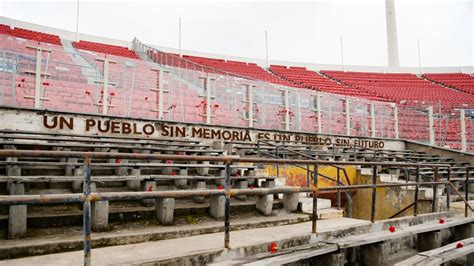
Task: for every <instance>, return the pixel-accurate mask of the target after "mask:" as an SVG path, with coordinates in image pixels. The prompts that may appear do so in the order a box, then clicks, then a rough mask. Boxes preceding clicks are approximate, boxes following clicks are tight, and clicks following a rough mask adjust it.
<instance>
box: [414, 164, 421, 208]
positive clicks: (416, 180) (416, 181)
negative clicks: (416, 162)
mask: <svg viewBox="0 0 474 266" xmlns="http://www.w3.org/2000/svg"><path fill="white" fill-rule="evenodd" d="M418 182H420V167H416V172H415V183H416V185H415V200H414V203H415V205H413V215H414V216H417V215H418V191H419V189H420V185H418Z"/></svg>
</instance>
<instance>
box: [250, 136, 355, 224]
mask: <svg viewBox="0 0 474 266" xmlns="http://www.w3.org/2000/svg"><path fill="white" fill-rule="evenodd" d="M260 142H263V143H266V144H268V145H270V146H273V147H276V149H277V151H276V153H277V154H276V155H275V156H277V155H278V148H281V149H283V150H286V151H289V152H293V153H295V154H297V155H300V156H303V157H306V158H309V159H316V158H314V157H313V156H310V155H307V154H304V153H301V152H298V151H294V150H291V149H288V148H286V147H284V146H283V147H282V146H277V145H275V144H273V143H270V142H267V141H264V140H259V141H257V145H258V147H259V148H258V153H261V152H262V151H260ZM283 145H284V143H283ZM263 153H265V154H268V155H270V156H273V154H269V153H267V152H263ZM293 165H294V166H296V167H299V168H301V169H304V170H306V171H307V172H308V174H314V171H312V170H311V169H309V168H308V167H306V168H305V167H302V166H300V165H297V164H293ZM330 166H332V167H334V168H336V169H337V176H338V179H337V180H335V179H334V178H331V177H329V176H326V175H322V174H320V173H319V172H318V175H320V176H322V177H324V178H326V179H328V180H331V181H333V182H335V183H336V184H337V185H338V186H339V185H344V183H342V182H340V181H339V171H341V170H342V172H343V173H344V177H345V179H346V182H347V184H348V185H351V182H350V180H349V177H348V176H347V172H346V169H345V168H343V167H339V166H337V165H330ZM277 171H278V170H277ZM344 193H345V194H346V198H347V200H348V204H349V208H348V209H349V217H352V193H351V191H347V190H344ZM337 203H338V207H340V203H341V198H340V193H339V190H338V191H337Z"/></svg>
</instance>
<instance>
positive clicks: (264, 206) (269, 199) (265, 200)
mask: <svg viewBox="0 0 474 266" xmlns="http://www.w3.org/2000/svg"><path fill="white" fill-rule="evenodd" d="M255 208H257V210H258V211H260V212H261V213H262V214H263V215H265V216H268V215H270V214H272V208H273V195H263V196H257V202H256V204H255Z"/></svg>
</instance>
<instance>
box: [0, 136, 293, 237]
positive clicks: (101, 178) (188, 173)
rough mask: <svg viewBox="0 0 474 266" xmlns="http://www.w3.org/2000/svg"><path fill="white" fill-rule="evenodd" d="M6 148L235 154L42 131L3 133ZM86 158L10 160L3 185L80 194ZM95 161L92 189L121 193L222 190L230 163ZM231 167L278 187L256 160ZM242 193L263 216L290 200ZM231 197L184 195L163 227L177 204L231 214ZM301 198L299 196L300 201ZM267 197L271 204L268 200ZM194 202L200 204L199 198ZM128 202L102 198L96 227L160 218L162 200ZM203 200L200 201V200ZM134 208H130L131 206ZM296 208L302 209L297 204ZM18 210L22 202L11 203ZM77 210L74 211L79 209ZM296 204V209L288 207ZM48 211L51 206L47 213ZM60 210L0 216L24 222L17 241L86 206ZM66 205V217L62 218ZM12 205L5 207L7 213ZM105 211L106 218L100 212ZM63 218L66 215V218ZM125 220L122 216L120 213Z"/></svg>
mask: <svg viewBox="0 0 474 266" xmlns="http://www.w3.org/2000/svg"><path fill="white" fill-rule="evenodd" d="M0 139H1V141H0V143H1V144H0V145H2V147H3V148H4V149H15V150H32V149H33V150H37V151H70V152H75V151H78V152H84V151H99V152H105V153H117V154H120V153H144V154H176V155H191V156H202V155H206V156H223V155H226V154H227V150H226V149H224V145H223V143H222V142H210V143H209V142H207V143H204V142H202V141H198V140H192V139H183V140H173V139H162V138H161V139H136V138H126V137H115V138H114V137H98V136H86V135H71V134H69V135H68V134H65V135H57V134H47V133H44V134H41V133H35V132H18V131H16V132H15V131H2V133H1V135H0ZM83 165H84V164H83V161H82V159H79V160H78V159H64V158H57V159H53V158H51V159H45V158H21V159H17V158H7V159H6V160H2V161H0V173H1V174H0V175H1V176H0V187H2V189H1V191H2V194H4V193H5V194H11V195H13V194H16V195H22V194H25V195H36V194H40V195H45V194H64V193H79V192H81V191H82V181H83V172H84V167H83ZM91 166H92V173H91V174H92V185H93V188H92V190H93V191H94V192H120V191H173V190H178V189H181V190H183V189H184V190H189V189H197V190H206V189H222V186H224V177H225V175H226V174H225V166H224V165H223V164H220V163H215V162H194V161H186V162H174V161H172V160H166V161H155V160H146V161H143V160H141V161H135V160H118V159H105V160H100V159H95V160H93V161H92V163H91ZM230 169H231V174H232V176H231V178H230V179H231V183H232V186H233V187H235V188H236V189H239V188H258V187H265V188H272V187H275V181H274V177H273V176H266V175H258V174H256V171H255V170H256V169H257V166H253V165H249V164H234V165H232V166H231V167H230ZM261 198H262V199H260V197H258V196H257V197H246V196H237V197H236V199H235V200H233V201H232V205H234V206H237V207H238V208H244V209H247V210H252V206H255V204H256V202H257V206H256V207H253V208H256V209H257V210H259V211H260V212H261V213H262V214H263V215H270V214H271V213H272V211H273V210H275V209H281V208H283V207H284V206H286V205H287V204H288V202H286V201H281V200H276V201H274V200H273V198H270V197H261ZM222 199H223V198H221V197H217V198H216V200H214V198H213V197H211V199H210V200H209V199H205V198H204V197H194V198H193V201H191V202H190V201H186V200H181V199H178V200H176V202H175V201H174V200H173V201H172V202H170V203H169V204H168V205H167V206H166V208H165V209H166V210H167V212H166V218H163V217H162V216H158V219H159V221H160V222H161V223H162V224H172V223H173V216H174V212H175V209H176V210H177V214H178V215H183V214H189V213H191V214H192V213H194V211H193V209H194V210H195V211H198V212H199V213H206V212H209V213H210V215H211V216H212V217H214V218H216V219H221V218H223V214H224V213H223V207H224V205H223V203H224V202H223V201H222ZM296 200H297V199H296ZM263 201H265V203H263ZM192 202H194V203H192ZM142 204H144V206H145V207H148V208H146V209H143V206H141V204H140V203H139V202H130V203H127V204H125V205H122V204H121V203H116V202H113V203H108V202H99V203H97V204H95V205H93V206H97V207H96V209H97V211H96V212H94V213H96V214H95V215H93V229H94V230H97V231H103V230H107V228H108V226H109V217H110V222H117V221H120V220H122V219H123V217H124V216H125V217H126V218H125V220H130V219H131V220H133V219H136V218H133V217H136V216H138V217H139V216H141V215H143V216H144V217H150V216H153V215H152V213H155V208H157V210H156V212H157V215H158V213H159V212H158V209H159V208H160V205H156V207H154V206H155V204H154V201H153V200H144V201H143V202H142ZM196 204H197V205H196ZM125 206H127V207H125ZM292 206H294V207H291V208H290V209H289V211H294V210H296V205H294V204H293V205H292ZM11 208H13V209H15V207H11ZM71 208H72V209H71ZM287 209H288V208H287ZM40 210H43V211H40ZM50 210H52V213H49V212H48V209H44V208H43V207H41V206H30V207H28V211H26V209H24V210H22V211H21V212H22V214H21V215H19V216H17V215H15V214H12V213H11V212H10V215H7V213H4V214H3V215H0V217H1V218H0V220H1V221H2V223H3V222H6V221H12V219H15V221H17V223H15V224H17V226H10V227H9V231H8V235H9V237H11V238H16V237H22V236H25V235H26V234H27V231H26V230H27V227H26V221H27V220H28V221H30V220H31V221H37V220H40V219H41V218H45V217H48V218H47V219H46V220H48V219H49V220H50V219H52V218H53V217H63V222H60V221H56V222H55V223H56V224H57V225H67V224H74V223H77V222H79V221H80V220H78V219H77V218H78V214H79V212H78V209H77V208H75V207H70V206H67V205H63V206H61V205H58V206H55V207H53V208H52V209H50ZM59 210H62V211H63V212H64V215H59V213H58V211H59ZM4 211H5V210H3V212H4ZM99 213H100V215H99ZM58 215H59V216H58ZM120 217H122V218H120Z"/></svg>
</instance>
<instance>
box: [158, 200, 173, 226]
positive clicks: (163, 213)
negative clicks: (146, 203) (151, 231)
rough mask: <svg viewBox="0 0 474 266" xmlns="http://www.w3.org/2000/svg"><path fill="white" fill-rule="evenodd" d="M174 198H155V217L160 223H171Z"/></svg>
mask: <svg viewBox="0 0 474 266" xmlns="http://www.w3.org/2000/svg"><path fill="white" fill-rule="evenodd" d="M174 205H175V199H174V198H160V199H156V200H155V206H156V218H157V219H158V221H159V222H160V223H161V224H164V225H170V224H173V216H174Z"/></svg>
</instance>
